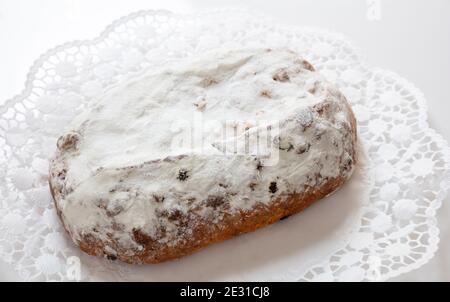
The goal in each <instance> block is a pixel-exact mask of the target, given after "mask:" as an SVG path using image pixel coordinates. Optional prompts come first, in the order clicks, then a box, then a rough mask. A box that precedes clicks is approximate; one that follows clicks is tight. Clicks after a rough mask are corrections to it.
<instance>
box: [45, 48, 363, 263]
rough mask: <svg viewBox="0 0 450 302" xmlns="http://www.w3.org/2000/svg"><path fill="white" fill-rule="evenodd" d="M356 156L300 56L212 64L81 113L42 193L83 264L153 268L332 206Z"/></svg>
mask: <svg viewBox="0 0 450 302" xmlns="http://www.w3.org/2000/svg"><path fill="white" fill-rule="evenodd" d="M192 121H193V122H192ZM199 121H200V122H199ZM196 123H197V124H201V127H191V126H192V125H193V124H196ZM191 128H192V129H191ZM197 128H200V129H201V130H200V131H197ZM194 132H197V134H195V133H194ZM198 132H200V134H198ZM224 133H225V135H224ZM198 137H200V139H198ZM261 142H262V143H261ZM355 145H356V122H355V118H354V115H353V113H352V110H351V108H350V106H349V104H348V103H347V101H346V99H345V97H344V95H343V94H342V93H340V92H339V90H338V89H337V88H336V86H334V85H333V84H331V83H329V82H327V81H326V80H325V79H324V77H322V76H321V75H320V74H319V73H318V72H317V71H315V69H314V67H313V66H312V65H311V64H310V63H308V62H307V61H306V60H304V59H303V58H301V56H299V55H298V54H297V53H295V52H293V51H291V50H288V49H242V50H221V51H212V52H208V53H204V54H201V55H195V56H192V57H189V58H188V59H182V60H174V61H170V62H167V64H164V66H163V67H160V68H157V69H154V70H148V71H146V72H143V73H141V74H139V75H135V76H133V77H131V78H129V79H127V80H124V81H122V82H121V83H119V84H116V85H115V86H114V87H112V88H110V89H108V90H107V91H105V92H104V94H103V95H101V96H99V97H98V98H96V99H95V100H93V101H91V102H90V103H89V105H88V107H87V108H86V109H85V110H84V111H83V112H82V113H81V114H80V115H79V116H77V117H76V118H75V119H74V120H73V121H72V122H71V124H70V125H68V127H67V129H66V130H65V131H64V133H63V134H62V135H61V137H60V138H59V139H58V141H57V151H56V154H55V156H54V157H53V158H52V160H51V162H50V172H49V173H50V181H49V182H50V189H51V192H52V195H53V198H54V201H55V205H56V209H57V212H58V215H59V217H60V218H61V221H62V223H63V225H64V228H65V229H66V230H67V232H68V233H69V235H70V237H71V238H72V240H73V241H74V242H75V244H77V245H78V246H79V247H80V248H81V249H82V250H83V251H84V252H86V253H88V254H90V255H97V256H104V257H107V258H109V259H119V260H122V261H125V262H128V263H158V262H162V261H165V260H169V259H174V258H178V257H181V256H184V255H187V254H190V253H192V252H194V251H196V250H199V249H201V248H203V247H205V246H207V245H209V244H212V243H215V242H220V241H223V240H225V239H227V238H230V237H233V236H235V235H238V234H241V233H245V232H250V231H253V230H256V229H258V228H261V227H263V226H266V225H268V224H271V223H273V222H276V221H278V220H281V219H284V218H286V217H288V216H290V215H292V214H294V213H297V212H299V211H301V210H303V209H305V208H306V207H307V206H309V205H310V204H312V203H313V202H314V201H316V200H319V199H321V198H323V197H325V196H327V195H329V194H331V193H333V192H334V191H335V190H337V189H338V188H339V187H340V186H342V185H343V184H344V182H345V181H346V180H347V179H348V178H349V177H350V176H351V174H352V172H353V169H354V165H355V163H356V154H355Z"/></svg>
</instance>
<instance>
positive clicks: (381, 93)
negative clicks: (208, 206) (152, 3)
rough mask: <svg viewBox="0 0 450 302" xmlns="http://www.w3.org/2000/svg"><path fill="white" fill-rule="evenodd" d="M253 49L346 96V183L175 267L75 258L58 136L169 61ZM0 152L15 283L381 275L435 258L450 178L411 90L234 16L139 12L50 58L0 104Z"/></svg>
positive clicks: (308, 34)
mask: <svg viewBox="0 0 450 302" xmlns="http://www.w3.org/2000/svg"><path fill="white" fill-rule="evenodd" d="M261 46H262V47H284V46H286V47H289V48H291V49H293V50H295V51H297V52H299V53H301V54H302V55H303V56H304V57H305V58H306V59H308V60H309V61H310V62H312V63H313V65H314V66H316V68H317V69H318V70H319V71H320V72H321V73H323V74H324V75H325V76H326V77H327V78H328V79H329V80H331V81H333V82H336V83H337V84H338V86H339V87H340V89H341V90H342V91H343V92H344V94H345V95H346V96H347V98H348V99H349V101H350V102H351V104H352V106H353V109H354V111H355V114H356V116H357V119H358V126H359V140H360V145H362V147H361V148H360V149H361V152H360V153H361V154H362V155H363V156H362V157H364V154H365V155H366V157H367V158H366V159H363V160H362V161H361V164H360V169H359V170H358V171H357V173H356V174H355V175H354V177H353V178H352V180H351V181H350V183H349V184H348V185H346V186H344V188H342V190H340V191H339V192H338V193H337V194H335V195H334V196H332V197H330V198H328V199H327V200H325V201H321V202H319V203H317V205H315V206H313V207H312V208H311V209H308V210H307V211H305V212H304V213H302V214H300V215H296V216H295V217H292V218H290V219H288V220H287V221H284V222H282V223H278V224H276V225H274V226H270V227H268V228H265V229H263V230H260V231H257V232H254V233H252V234H247V235H243V236H239V237H238V238H236V239H233V240H231V241H228V242H225V243H222V244H218V245H215V246H212V247H211V248H208V249H206V250H204V251H202V252H200V253H197V254H196V255H193V256H190V257H186V258H183V259H181V260H178V261H173V262H169V263H164V264H159V265H149V266H141V267H135V266H129V265H125V264H121V263H116V262H112V261H108V260H105V259H99V258H95V257H90V256H87V255H84V254H83V253H81V252H80V251H79V250H78V248H77V247H75V246H74V245H73V244H72V243H71V242H70V241H69V239H68V237H67V236H66V234H65V232H64V230H63V229H62V227H61V225H60V222H59V221H58V218H57V216H56V213H55V210H54V208H53V204H52V202H51V196H50V193H49V190H48V185H47V169H48V161H47V159H48V158H49V157H51V155H52V153H53V150H54V147H55V142H56V138H57V137H58V134H59V133H60V132H61V129H62V128H63V127H65V125H67V124H68V122H69V121H70V120H71V118H73V117H74V116H75V115H76V114H77V113H79V112H80V110H82V109H83V107H84V106H85V105H86V103H87V102H90V101H91V100H92V99H93V98H95V96H96V95H99V94H101V93H102V91H103V90H104V89H107V88H108V87H110V86H111V85H112V84H114V83H116V82H118V81H120V80H121V79H123V78H124V77H127V76H129V75H130V74H133V73H135V72H138V71H140V70H142V69H147V68H152V67H154V66H156V65H161V64H164V61H165V59H167V58H179V57H187V56H189V55H191V54H193V53H196V52H202V51H205V50H207V49H210V48H217V47H228V48H239V47H261ZM0 146H1V149H0V167H1V168H0V178H1V179H2V182H1V183H0V201H1V207H0V257H1V258H2V259H3V260H5V261H7V262H9V263H12V264H13V265H14V267H15V268H16V270H17V271H18V272H19V274H20V276H21V277H22V278H23V279H24V280H73V279H81V280H292V281H293V280H340V281H345V280H385V279H387V278H390V277H393V276H396V275H399V274H400V273H405V272H408V271H410V270H412V269H415V268H418V267H419V266H421V265H423V264H424V263H426V262H427V261H428V260H429V259H430V258H432V257H433V254H434V252H435V251H436V249H437V246H438V242H439V230H438V228H437V225H436V224H437V223H436V217H435V216H436V210H437V209H438V208H439V207H440V205H441V201H442V200H443V199H444V197H445V196H446V193H447V191H448V189H449V184H450V182H449V180H450V173H449V171H450V170H449V167H450V155H449V153H450V152H449V149H448V145H447V143H446V142H445V141H444V140H443V139H442V137H441V136H440V135H438V134H436V133H435V132H434V130H432V129H430V128H429V126H428V123H427V108H426V101H425V99H424V97H423V95H422V93H421V92H420V91H419V90H418V89H417V88H415V87H414V86H413V85H412V84H410V83H409V82H408V81H406V80H404V79H402V78H401V77H399V76H398V75H396V74H394V73H392V72H388V71H384V70H379V69H373V68H369V67H367V66H366V64H365V63H364V59H363V58H362V56H361V55H360V54H359V51H358V50H357V49H356V48H355V47H354V46H353V44H352V43H351V42H350V41H349V40H348V39H347V38H346V37H343V36H342V35H339V34H334V33H330V32H326V31H322V30H317V29H309V28H296V27H286V26H281V25H279V24H278V23H277V22H274V21H272V20H269V19H268V18H267V17H263V16H256V15H253V14H250V13H247V12H244V11H238V10H233V11H230V10H227V11H214V12H207V13H201V14H195V15H187V16H180V15H175V14H172V13H170V12H167V11H141V12H137V13H134V14H132V15H129V16H127V17H124V18H122V19H120V20H117V21H116V22H114V23H113V24H112V25H110V26H108V27H107V29H106V30H105V31H104V32H103V33H102V34H101V35H100V36H99V37H98V38H96V39H94V40H89V41H75V42H70V43H67V44H65V45H62V46H59V47H56V48H54V49H52V50H50V51H48V52H47V53H46V54H44V55H43V56H42V57H40V58H39V59H38V60H37V61H36V62H35V64H34V65H33V67H32V68H31V70H30V73H29V75H28V80H27V82H26V87H25V90H24V91H23V92H22V94H20V95H18V96H17V97H15V98H13V99H11V100H9V101H7V102H6V103H5V105H3V106H2V107H0ZM250 260H251V261H250ZM250 262H251V263H250Z"/></svg>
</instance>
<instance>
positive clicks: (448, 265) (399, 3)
mask: <svg viewBox="0 0 450 302" xmlns="http://www.w3.org/2000/svg"><path fill="white" fill-rule="evenodd" d="M371 2H377V0H368V1H367V2H366V1H365V0H297V1H295V0H292V1H288V0H286V1H284V0H276V1H272V0H266V1H261V0H259V1H258V0H247V1H244V0H223V1H218V0H216V1H211V0H178V1H177V0H163V1H158V0H126V1H123V0H32V1H30V0H0V104H2V103H3V102H4V101H5V100H6V99H8V98H11V97H12V96H14V95H15V94H18V93H20V92H21V90H22V88H23V85H24V82H25V79H26V74H27V72H28V69H29V67H30V66H31V64H32V63H33V61H34V60H35V59H37V58H38V56H39V55H41V54H42V53H44V52H45V51H46V50H48V49H49V48H51V47H54V46H56V45H59V44H62V43H64V42H67V41H71V40H77V39H90V38H93V37H95V36H96V35H98V34H99V33H100V32H101V31H102V30H103V29H104V28H105V26H106V25H108V24H110V23H111V22H112V21H113V20H115V19H117V18H119V17H121V16H123V15H126V14H128V13H130V12H133V11H136V10H140V9H169V10H172V11H174V12H178V13H190V12H195V11H198V10H204V9H210V8H220V7H245V8H248V9H249V10H254V11H257V12H262V13H265V14H267V15H269V16H272V17H273V18H274V19H275V20H279V21H280V22H281V23H284V24H295V25H304V26H317V27H322V28H326V29H330V30H333V31H337V32H341V33H344V34H345V35H347V36H349V37H351V38H352V39H353V40H354V41H355V42H356V43H357V44H358V45H359V46H360V47H361V48H362V49H363V51H364V52H365V54H366V56H367V60H368V62H369V64H370V65H371V66H375V67H381V68H385V69H389V70H392V71H395V72H397V73H399V74H400V75H402V76H403V77H405V78H407V79H408V80H410V81H411V82H413V83H414V84H415V85H416V86H417V87H419V88H420V89H421V90H422V91H423V92H424V94H425V96H426V98H427V100H428V105H429V122H430V125H431V126H432V127H433V128H435V129H436V130H437V131H438V132H440V133H441V134H443V136H444V137H445V138H446V139H447V140H450V122H448V119H449V113H450V1H448V0H379V3H380V4H381V6H380V7H381V18H380V20H378V21H373V20H370V19H369V18H368V17H367V13H368V9H369V8H370V7H373V6H371V4H370V3H371ZM449 203H450V198H447V199H446V202H445V203H444V204H443V206H442V208H441V210H440V213H439V226H440V229H441V244H440V248H439V251H438V253H437V254H436V256H435V258H434V259H433V260H432V261H431V262H430V263H428V264H426V265H425V266H423V267H422V268H420V269H418V270H416V271H413V272H411V273H408V274H406V275H402V276H400V277H398V278H395V279H394V280H395V281H450V204H449ZM8 280H11V281H12V280H18V277H17V276H16V275H15V273H14V272H13V271H12V270H11V267H9V266H8V265H6V264H5V263H3V262H1V260H0V281H8Z"/></svg>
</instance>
